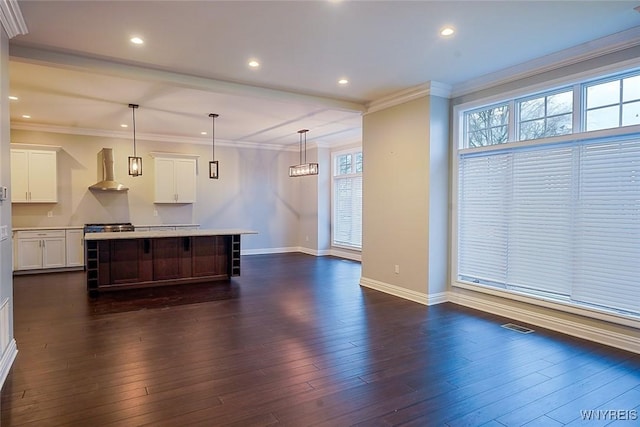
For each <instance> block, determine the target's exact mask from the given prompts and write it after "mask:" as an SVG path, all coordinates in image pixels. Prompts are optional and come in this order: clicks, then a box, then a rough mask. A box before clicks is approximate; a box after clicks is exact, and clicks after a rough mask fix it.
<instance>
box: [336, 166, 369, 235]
mask: <svg viewBox="0 0 640 427" xmlns="http://www.w3.org/2000/svg"><path fill="white" fill-rule="evenodd" d="M334 179H335V197H334V200H335V214H334V217H335V218H334V231H333V234H334V236H333V240H334V244H337V245H345V246H353V247H356V248H361V247H362V176H361V175H360V176H351V177H335V178H334Z"/></svg>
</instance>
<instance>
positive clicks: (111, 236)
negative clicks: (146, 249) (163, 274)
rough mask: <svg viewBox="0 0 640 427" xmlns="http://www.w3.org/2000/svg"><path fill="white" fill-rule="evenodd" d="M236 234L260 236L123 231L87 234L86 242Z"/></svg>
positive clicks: (233, 230)
mask: <svg viewBox="0 0 640 427" xmlns="http://www.w3.org/2000/svg"><path fill="white" fill-rule="evenodd" d="M236 234H258V232H257V231H253V230H245V229H240V228H230V229H222V230H212V229H209V230H207V229H200V230H164V231H123V232H116V233H86V234H85V235H84V239H85V240H120V239H152V238H157V237H190V236H231V235H236Z"/></svg>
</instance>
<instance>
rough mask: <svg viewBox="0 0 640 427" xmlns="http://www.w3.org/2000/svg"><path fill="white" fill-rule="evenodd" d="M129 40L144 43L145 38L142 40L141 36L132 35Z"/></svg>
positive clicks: (134, 42)
mask: <svg viewBox="0 0 640 427" xmlns="http://www.w3.org/2000/svg"><path fill="white" fill-rule="evenodd" d="M129 41H130V42H131V43H133V44H144V40H142V39H141V38H140V37H131V38H130V39H129Z"/></svg>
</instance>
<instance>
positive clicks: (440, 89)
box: [365, 81, 451, 114]
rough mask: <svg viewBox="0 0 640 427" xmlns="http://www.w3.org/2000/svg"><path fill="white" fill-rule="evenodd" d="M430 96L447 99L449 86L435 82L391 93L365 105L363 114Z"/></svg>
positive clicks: (449, 94) (449, 91) (449, 93)
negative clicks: (365, 109)
mask: <svg viewBox="0 0 640 427" xmlns="http://www.w3.org/2000/svg"><path fill="white" fill-rule="evenodd" d="M430 95H431V96H439V97H442V98H449V97H450V96H451V86H449V85H448V84H446V83H440V82H435V81H429V82H427V83H423V84H421V85H418V86H413V87H410V88H408V89H404V90H401V91H399V92H396V93H392V94H391V95H387V96H384V97H382V98H379V99H376V100H375V101H371V102H370V103H369V104H368V105H367V111H366V112H365V114H369V113H373V112H376V111H380V110H384V109H386V108H389V107H393V106H395V105H400V104H404V103H405V102H409V101H413V100H414V99H418V98H422V97H424V96H430Z"/></svg>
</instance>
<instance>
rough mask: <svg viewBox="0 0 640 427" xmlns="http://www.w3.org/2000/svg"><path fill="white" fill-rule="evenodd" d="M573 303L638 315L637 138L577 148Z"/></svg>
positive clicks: (639, 215)
mask: <svg viewBox="0 0 640 427" xmlns="http://www.w3.org/2000/svg"><path fill="white" fill-rule="evenodd" d="M579 202H580V203H579V208H578V211H577V217H576V227H577V233H576V235H575V238H576V250H575V260H576V261H575V266H576V271H575V275H576V277H575V282H574V286H573V289H572V298H573V299H575V300H578V301H582V302H587V303H591V304H597V305H601V306H605V307H611V308H617V309H621V310H626V311H631V312H634V313H640V139H634V140H628V141H623V142H600V143H594V144H587V145H584V146H582V147H581V149H580V178H579Z"/></svg>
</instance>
